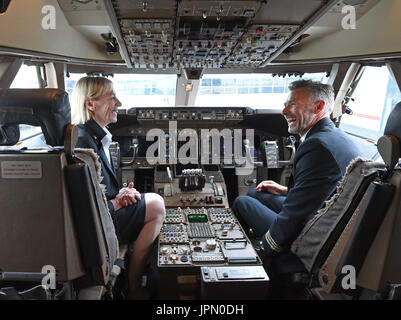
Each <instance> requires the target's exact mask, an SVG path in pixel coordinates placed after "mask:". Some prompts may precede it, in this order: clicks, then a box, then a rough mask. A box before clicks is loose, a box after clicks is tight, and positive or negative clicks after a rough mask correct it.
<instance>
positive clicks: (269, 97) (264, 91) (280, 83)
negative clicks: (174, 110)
mask: <svg viewBox="0 0 401 320" xmlns="http://www.w3.org/2000/svg"><path fill="white" fill-rule="evenodd" d="M299 79H300V78H299V77H295V76H286V77H280V76H273V75H272V74H255V73H253V74H224V75H222V74H214V75H212V74H204V75H203V77H202V80H201V83H200V86H199V91H198V95H197V99H196V102H195V105H197V106H247V107H252V108H254V109H278V110H281V109H283V102H284V101H285V99H286V97H287V94H288V85H289V84H290V83H291V82H293V81H295V80H299ZM302 79H313V80H315V81H321V82H326V81H327V78H326V73H313V74H304V75H303V77H302Z"/></svg>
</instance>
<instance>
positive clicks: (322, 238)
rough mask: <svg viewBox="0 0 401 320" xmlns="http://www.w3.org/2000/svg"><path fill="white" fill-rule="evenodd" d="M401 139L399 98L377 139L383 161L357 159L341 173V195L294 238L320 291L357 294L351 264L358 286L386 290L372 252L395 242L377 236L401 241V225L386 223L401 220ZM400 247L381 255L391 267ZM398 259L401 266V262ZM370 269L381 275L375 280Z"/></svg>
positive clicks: (396, 274) (391, 274) (391, 276)
mask: <svg viewBox="0 0 401 320" xmlns="http://www.w3.org/2000/svg"><path fill="white" fill-rule="evenodd" d="M400 141H401V103H399V104H397V106H396V107H395V108H394V110H393V112H392V113H391V114H390V116H389V119H388V121H387V126H386V129H385V133H384V136H383V137H381V138H380V139H379V140H378V150H379V152H380V154H381V156H382V158H383V160H384V164H380V163H373V162H371V161H369V160H364V159H358V160H357V161H356V162H354V163H353V164H352V165H351V166H350V167H349V168H348V169H349V170H348V172H347V175H346V176H345V177H343V180H342V183H341V185H340V186H339V188H338V190H337V194H335V195H334V196H333V197H332V199H330V200H329V201H328V202H327V204H326V207H325V208H323V209H322V210H321V211H320V212H319V213H318V215H317V216H316V217H315V218H314V219H312V220H311V221H309V222H308V223H307V225H306V226H305V228H304V229H303V231H302V232H301V234H300V235H299V237H298V238H297V240H296V241H294V243H293V246H292V251H293V252H294V253H295V254H297V255H298V257H299V258H300V259H301V260H302V261H303V263H304V264H305V267H306V268H307V270H308V271H309V274H308V278H309V281H310V283H312V280H315V281H314V283H315V287H321V289H320V290H316V292H322V291H324V292H325V293H326V294H333V293H341V294H346V295H351V296H353V295H358V294H359V292H360V291H352V290H350V288H348V287H344V285H343V283H342V280H343V279H344V277H345V276H346V272H344V269H343V268H344V267H349V266H351V267H352V268H354V269H353V270H354V271H355V275H356V276H357V279H355V280H356V281H355V282H356V283H357V284H358V287H359V288H362V289H363V288H366V289H369V290H374V291H375V292H380V293H383V292H386V290H388V286H386V285H385V284H384V283H385V281H384V278H380V277H381V276H383V273H382V272H383V270H384V269H386V268H384V269H382V267H384V266H383V265H377V263H375V261H374V259H375V258H374V257H373V256H374V255H375V254H377V251H378V250H380V247H381V250H382V251H385V252H388V250H389V249H391V247H392V246H393V245H390V243H389V242H387V243H385V241H383V240H382V242H381V243H379V240H378V239H381V238H386V239H387V241H388V240H389V238H394V239H398V240H396V241H398V242H399V238H400V237H401V232H400V231H398V230H401V229H400V228H398V230H397V229H392V230H390V226H389V222H387V221H388V220H391V221H393V222H395V223H397V221H399V223H400V224H401V221H400V220H401V215H400V212H401V210H399V202H400V200H399V197H400V195H399V193H400V181H399V180H400V178H399V176H400V171H399V170H398V169H395V167H396V164H397V162H398V161H399V158H400V154H401V149H400ZM397 210H398V211H397ZM399 233H400V234H399ZM398 234H399V235H398ZM398 248H401V246H398ZM373 252H375V253H373ZM399 252H400V251H398V254H397V253H396V252H395V251H392V252H391V254H390V253H389V252H388V253H389V254H388V255H387V254H386V255H385V256H383V257H382V258H383V261H382V263H384V264H388V265H387V268H389V266H390V265H389V264H390V263H392V264H394V263H395V259H398V260H400V259H399ZM376 262H377V261H376ZM395 264H397V265H399V266H401V265H400V263H398V262H397V263H395ZM391 269H393V267H391ZM372 270H376V271H375V272H376V273H377V274H378V275H377V278H376V280H375V281H376V282H375V283H374V284H373V282H374V281H372V277H371V273H372ZM377 270H382V271H377ZM398 270H401V269H398ZM394 271H395V270H394ZM369 274H370V275H369ZM379 274H380V276H379ZM386 277H387V281H389V282H391V281H394V279H400V280H401V272H399V271H398V272H396V271H395V272H389V273H388V274H387V276H386ZM316 280H317V281H316ZM357 280H358V281H357ZM359 280H361V281H359ZM390 280H391V281H390ZM397 281H399V280H397ZM304 282H305V281H304ZM306 282H307V281H306ZM378 282H380V283H381V285H378ZM309 287H311V286H310V285H309ZM320 297H321V296H320Z"/></svg>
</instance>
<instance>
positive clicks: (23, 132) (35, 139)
mask: <svg viewBox="0 0 401 320" xmlns="http://www.w3.org/2000/svg"><path fill="white" fill-rule="evenodd" d="M10 88H13V89H14V88H17V89H18V88H21V89H37V88H39V81H38V76H37V72H36V67H35V66H28V65H25V64H23V65H22V66H21V68H20V69H19V70H18V73H17V75H16V76H15V78H14V80H13V82H12V84H11V86H10ZM19 127H20V139H19V142H18V144H17V145H16V147H17V148H21V147H24V146H26V145H27V143H29V146H31V147H42V146H43V145H44V142H43V141H44V139H43V134H42V129H41V128H40V127H34V126H30V125H26V124H20V125H19ZM5 148H7V149H12V147H11V148H10V147H5Z"/></svg>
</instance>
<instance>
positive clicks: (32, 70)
mask: <svg viewBox="0 0 401 320" xmlns="http://www.w3.org/2000/svg"><path fill="white" fill-rule="evenodd" d="M10 88H22V89H29V88H39V82H38V76H37V73H36V67H35V66H27V65H25V64H23V65H22V66H21V68H20V69H19V70H18V73H17V75H16V76H15V78H14V80H13V82H12V84H11V86H10Z"/></svg>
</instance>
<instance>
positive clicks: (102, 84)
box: [71, 77, 113, 125]
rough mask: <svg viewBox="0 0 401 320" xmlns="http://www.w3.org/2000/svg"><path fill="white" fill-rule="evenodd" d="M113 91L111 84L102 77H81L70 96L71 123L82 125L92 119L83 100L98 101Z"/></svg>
mask: <svg viewBox="0 0 401 320" xmlns="http://www.w3.org/2000/svg"><path fill="white" fill-rule="evenodd" d="M110 91H113V82H111V80H109V79H107V78H103V77H83V78H81V79H79V80H78V82H77V83H76V85H75V87H74V90H73V92H72V96H71V122H72V124H75V125H76V124H84V123H85V122H87V121H88V120H89V119H91V118H92V113H91V112H90V111H89V110H88V108H87V107H86V105H85V99H87V98H89V99H99V98H100V97H102V96H103V95H104V94H106V93H108V92H110Z"/></svg>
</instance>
